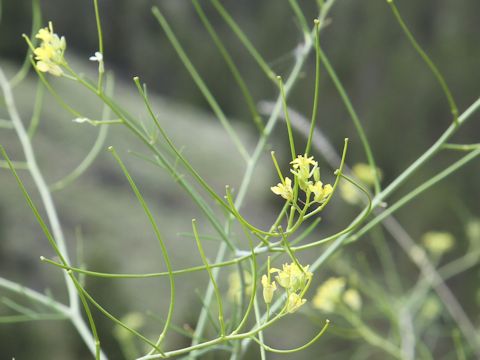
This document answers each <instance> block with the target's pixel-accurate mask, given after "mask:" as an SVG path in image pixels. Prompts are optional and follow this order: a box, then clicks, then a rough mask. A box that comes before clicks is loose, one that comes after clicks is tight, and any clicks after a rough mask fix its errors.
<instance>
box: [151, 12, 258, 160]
mask: <svg viewBox="0 0 480 360" xmlns="http://www.w3.org/2000/svg"><path fill="white" fill-rule="evenodd" d="M152 13H153V15H154V16H155V18H156V19H157V21H158V23H159V24H160V26H161V27H162V29H163V31H164V32H165V34H166V35H167V38H168V39H169V40H170V43H171V44H172V46H173V47H174V49H175V51H176V52H177V54H178V56H179V57H180V60H181V61H182V63H183V64H184V65H185V67H186V69H187V70H188V72H189V74H190V76H191V77H192V79H193V81H194V82H195V84H196V85H197V87H198V88H199V89H200V92H201V93H202V95H203V96H204V97H205V100H207V102H208V104H209V105H210V107H211V108H212V110H213V112H214V113H215V115H216V116H217V118H218V119H219V120H220V123H221V124H222V126H223V127H224V129H225V131H226V132H227V134H228V135H229V136H230V138H231V139H232V141H233V143H234V144H235V146H236V147H237V150H238V152H239V153H240V155H241V156H242V157H243V158H244V160H245V161H248V160H249V157H250V156H249V155H248V151H247V150H246V149H245V146H244V145H243V143H242V142H241V140H240V138H239V137H238V135H237V134H236V132H235V130H234V129H233V128H232V126H231V125H230V123H229V121H228V119H227V117H226V116H225V114H224V113H223V111H222V109H221V107H220V106H219V105H218V103H217V101H216V100H215V98H214V96H213V95H212V93H211V92H210V90H209V89H208V87H207V85H206V84H205V82H204V81H203V79H202V78H201V77H200V75H199V73H198V72H197V70H196V69H195V67H194V66H193V64H192V62H191V61H190V58H189V57H188V55H187V54H186V53H185V51H184V50H183V48H182V46H181V45H180V42H179V41H178V39H177V37H176V36H175V34H174V32H173V30H172V28H171V27H170V25H169V24H168V22H167V20H166V19H165V17H164V16H163V15H162V13H161V12H160V10H159V9H158V7H153V8H152Z"/></svg>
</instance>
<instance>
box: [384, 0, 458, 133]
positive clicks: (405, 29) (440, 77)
mask: <svg viewBox="0 0 480 360" xmlns="http://www.w3.org/2000/svg"><path fill="white" fill-rule="evenodd" d="M387 3H388V4H389V5H390V8H391V9H392V12H393V15H394V16H395V18H396V19H397V21H398V23H399V24H400V27H401V28H402V30H403V32H404V33H405V35H406V36H407V38H408V40H409V41H410V43H411V44H412V46H413V48H414V49H415V51H416V52H417V53H418V54H419V55H420V56H421V58H422V59H423V61H424V62H425V63H426V64H427V66H428V67H429V69H430V70H431V71H432V73H433V75H434V76H435V78H436V79H437V81H438V83H439V84H440V86H441V88H442V90H443V92H444V94H445V97H446V98H447V101H448V105H449V106H450V111H451V113H452V115H453V122H454V123H455V125H457V126H458V125H459V124H458V108H457V104H456V103H455V100H454V98H453V96H452V93H451V91H450V89H449V87H448V85H447V82H446V81H445V79H444V78H443V75H442V74H441V73H440V71H439V70H438V68H437V66H436V65H435V64H434V63H433V61H432V60H431V59H430V57H429V56H428V55H427V53H426V52H425V51H424V50H423V49H422V47H421V46H420V45H419V44H418V42H417V40H415V37H414V36H413V34H412V32H411V31H410V30H409V29H408V26H407V25H406V24H405V22H404V21H403V19H402V16H401V15H400V12H399V11H398V8H397V6H396V5H395V3H394V1H393V0H387Z"/></svg>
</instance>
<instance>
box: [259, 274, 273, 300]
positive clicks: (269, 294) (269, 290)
mask: <svg viewBox="0 0 480 360" xmlns="http://www.w3.org/2000/svg"><path fill="white" fill-rule="evenodd" d="M262 286H263V300H265V304H270V303H271V302H272V299H273V293H274V292H275V290H277V284H275V281H272V282H270V281H269V279H268V276H267V275H263V276H262Z"/></svg>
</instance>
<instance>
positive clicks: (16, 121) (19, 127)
mask: <svg viewBox="0 0 480 360" xmlns="http://www.w3.org/2000/svg"><path fill="white" fill-rule="evenodd" d="M0 87H1V88H2V91H3V94H4V98H5V104H6V107H7V111H8V113H9V116H10V118H11V121H12V123H13V125H14V127H15V131H16V133H17V136H18V138H19V140H20V143H21V145H22V149H23V152H24V154H25V159H26V161H27V164H28V170H29V172H30V174H31V176H32V178H33V181H34V183H35V186H36V188H37V190H38V191H39V193H40V197H41V199H42V203H43V205H44V207H45V211H46V214H47V217H48V220H49V222H50V227H51V231H52V234H51V235H50V230H49V229H48V228H47V226H46V224H45V223H44V222H43V220H42V218H41V216H40V215H39V213H38V211H37V210H36V207H35V205H34V204H33V202H31V200H30V197H29V196H28V193H27V192H26V190H25V188H24V186H23V183H22V182H21V180H20V179H19V178H18V176H17V175H16V172H15V169H14V168H13V167H11V170H12V172H13V174H14V175H15V177H16V178H17V182H18V183H19V185H20V187H21V189H22V190H23V192H24V195H25V199H26V200H27V202H28V203H29V205H30V207H31V209H32V211H33V212H34V214H35V215H36V217H37V220H38V221H39V223H40V225H41V226H42V230H44V233H45V235H46V236H47V239H48V240H49V242H50V244H51V245H52V247H53V248H54V249H55V250H56V251H57V254H58V255H59V257H60V259H61V260H62V262H63V263H64V265H67V264H69V263H70V259H69V257H68V251H67V247H66V243H65V239H64V235H63V231H62V228H61V225H60V221H59V218H58V215H57V211H56V209H55V205H54V203H53V199H52V196H51V194H50V191H49V190H48V186H47V184H46V182H45V179H44V178H43V175H42V173H41V171H40V169H39V167H38V165H37V162H36V158H35V155H34V151H33V147H32V144H31V142H30V138H29V136H28V134H27V131H26V130H25V127H24V126H23V123H22V121H21V119H20V115H19V114H18V111H17V108H16V105H15V101H14V99H13V95H12V92H11V87H10V86H9V83H8V80H7V78H6V77H5V74H4V72H3V70H2V69H1V68H0ZM1 149H2V152H3V155H4V157H5V158H6V160H7V162H9V159H8V157H6V153H5V151H4V150H3V148H1ZM64 278H65V283H66V286H67V292H68V298H69V302H70V305H69V313H68V315H69V318H70V320H71V322H72V323H73V325H74V326H75V328H76V329H77V331H78V332H79V334H80V336H81V337H82V339H83V340H84V341H85V344H86V345H87V347H88V348H89V349H90V350H91V351H92V353H96V348H95V342H94V339H93V338H92V334H91V333H90V332H89V331H88V329H87V327H86V324H85V322H84V320H83V319H82V317H81V314H80V306H79V301H78V300H79V299H78V296H77V292H76V288H75V284H74V283H73V282H72V281H71V280H70V277H69V276H68V274H67V273H66V272H64ZM101 359H106V356H105V355H104V354H103V353H101Z"/></svg>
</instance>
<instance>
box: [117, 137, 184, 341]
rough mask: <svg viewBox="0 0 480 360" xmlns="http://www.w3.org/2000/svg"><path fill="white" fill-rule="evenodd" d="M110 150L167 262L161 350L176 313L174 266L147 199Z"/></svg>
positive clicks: (121, 162)
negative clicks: (167, 294) (167, 291)
mask: <svg viewBox="0 0 480 360" xmlns="http://www.w3.org/2000/svg"><path fill="white" fill-rule="evenodd" d="M108 150H109V151H110V152H111V153H112V155H113V157H114V158H115V160H117V162H118V164H119V165H120V168H121V169H122V172H123V174H124V175H125V177H126V178H127V180H128V183H129V184H130V187H131V188H132V190H133V192H134V193H135V196H136V197H137V200H138V202H139V203H140V205H141V206H142V209H143V211H144V212H145V215H147V217H148V220H149V222H150V225H151V226H152V229H153V232H154V233H155V237H156V238H157V240H158V242H159V244H160V248H161V251H162V256H163V259H164V261H165V265H166V267H167V271H168V278H169V280H170V304H169V308H168V315H167V319H166V321H165V325H164V327H163V330H162V332H161V333H160V336H159V338H158V340H157V342H156V344H155V347H154V348H159V347H161V345H162V341H163V339H164V338H165V336H166V334H167V331H168V328H169V326H170V323H171V321H172V316H173V311H174V307H175V278H174V276H173V274H172V264H171V262H170V257H169V255H168V250H167V247H166V246H165V242H164V241H163V238H162V235H161V234H160V229H159V228H158V225H157V223H156V222H155V219H154V217H153V214H152V212H151V211H150V209H149V207H148V205H147V203H146V201H145V199H144V198H143V196H142V194H141V193H140V190H138V187H137V185H136V184H135V182H134V181H133V179H132V177H131V176H130V173H129V172H128V170H127V168H126V167H125V164H124V163H123V161H122V160H121V159H120V157H119V156H118V154H117V152H116V151H115V149H114V148H113V147H112V146H110V147H109V149H108Z"/></svg>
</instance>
